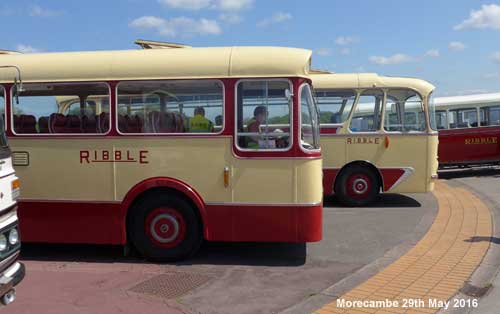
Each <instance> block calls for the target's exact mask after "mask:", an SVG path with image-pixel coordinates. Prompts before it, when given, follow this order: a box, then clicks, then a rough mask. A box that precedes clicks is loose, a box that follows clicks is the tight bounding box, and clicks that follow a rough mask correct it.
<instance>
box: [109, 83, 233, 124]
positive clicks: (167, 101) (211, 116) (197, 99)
mask: <svg viewBox="0 0 500 314" xmlns="http://www.w3.org/2000/svg"><path fill="white" fill-rule="evenodd" d="M223 98H224V97H223V86H222V83H221V82H219V81H215V80H172V81H151V82H122V83H120V84H118V130H119V131H120V132H121V133H157V134H170V133H219V132H221V131H222V125H223V122H224V119H223ZM216 120H217V121H216ZM215 122H218V123H219V124H218V125H216V123H215Z"/></svg>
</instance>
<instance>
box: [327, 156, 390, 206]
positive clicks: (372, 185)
mask: <svg viewBox="0 0 500 314" xmlns="http://www.w3.org/2000/svg"><path fill="white" fill-rule="evenodd" d="M379 190H380V184H379V181H378V179H377V176H376V175H375V173H373V171H372V170H371V169H370V168H368V167H364V166H360V165H355V166H351V167H348V168H347V169H345V170H344V171H342V174H341V175H340V177H339V179H338V181H337V183H336V184H335V194H336V195H337V197H338V199H339V201H340V202H341V203H342V204H343V205H346V206H351V207H358V206H366V205H368V204H370V203H372V202H373V201H374V200H375V199H376V198H377V196H378V193H379Z"/></svg>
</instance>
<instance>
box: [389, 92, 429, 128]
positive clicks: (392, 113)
mask: <svg viewBox="0 0 500 314" xmlns="http://www.w3.org/2000/svg"><path fill="white" fill-rule="evenodd" d="M423 108H424V107H423V104H422V98H421V97H420V96H419V95H418V94H417V93H416V92H414V91H412V90H409V89H393V90H389V91H388V92H387V100H386V105H385V119H384V129H385V130H386V131H389V132H422V131H425V124H426V123H425V115H424V109H423Z"/></svg>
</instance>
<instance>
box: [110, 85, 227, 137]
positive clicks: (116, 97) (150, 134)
mask: <svg viewBox="0 0 500 314" xmlns="http://www.w3.org/2000/svg"><path fill="white" fill-rule="evenodd" d="M166 81H170V82H172V81H187V82H189V81H191V82H192V81H215V82H219V83H220V84H221V85H222V129H221V130H220V131H219V132H196V133H195V132H183V133H173V132H170V133H123V132H121V131H120V128H119V125H118V98H119V97H120V95H119V94H118V87H119V86H120V84H122V83H136V82H141V83H147V82H166ZM114 106H115V121H116V123H115V131H116V132H117V133H118V134H119V135H121V136H216V135H222V134H223V133H224V131H225V130H226V114H227V113H226V85H225V83H224V81H223V80H221V79H217V78H213V79H211V78H201V79H157V80H130V81H119V82H118V83H117V84H116V86H115V101H114ZM214 124H215V121H214Z"/></svg>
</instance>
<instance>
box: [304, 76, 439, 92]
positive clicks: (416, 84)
mask: <svg viewBox="0 0 500 314" xmlns="http://www.w3.org/2000/svg"><path fill="white" fill-rule="evenodd" d="M310 77H311V79H312V80H313V86H314V88H315V89H316V90H320V89H332V88H374V87H379V88H383V87H393V88H394V87H401V88H412V89H414V90H416V91H418V92H419V93H420V94H421V95H422V96H425V95H427V94H429V93H431V92H432V91H433V90H434V89H435V87H434V85H432V84H431V83H429V82H427V81H424V80H421V79H417V78H409V77H390V76H380V75H377V74H374V73H353V74H341V73H331V74H317V73H312V74H311V76H310Z"/></svg>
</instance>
